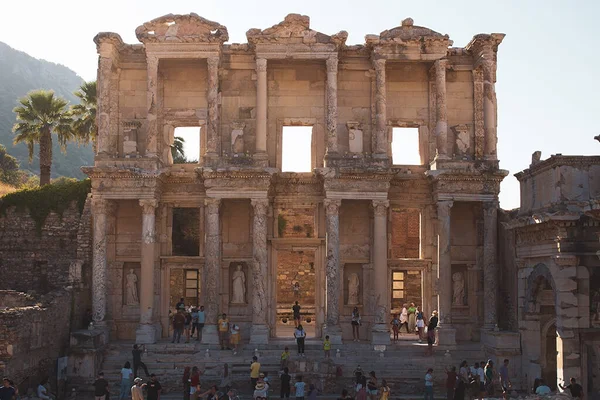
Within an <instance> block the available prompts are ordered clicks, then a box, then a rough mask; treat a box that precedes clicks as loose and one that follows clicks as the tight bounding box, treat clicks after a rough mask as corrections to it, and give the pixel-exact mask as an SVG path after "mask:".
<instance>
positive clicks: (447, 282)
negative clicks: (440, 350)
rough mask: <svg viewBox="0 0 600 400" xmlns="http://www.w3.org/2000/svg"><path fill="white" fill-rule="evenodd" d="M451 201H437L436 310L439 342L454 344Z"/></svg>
mask: <svg viewBox="0 0 600 400" xmlns="http://www.w3.org/2000/svg"><path fill="white" fill-rule="evenodd" d="M452 205H453V202H452V201H447V200H443V201H438V203H437V213H438V215H437V217H438V288H439V289H438V291H439V304H438V312H439V318H440V329H439V330H438V340H439V344H443V345H455V344H456V330H455V329H453V328H452V326H451V322H452V320H451V313H452V257H451V254H450V234H451V229H450V228H451V226H450V221H451V209H452Z"/></svg>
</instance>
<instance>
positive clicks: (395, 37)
mask: <svg viewBox="0 0 600 400" xmlns="http://www.w3.org/2000/svg"><path fill="white" fill-rule="evenodd" d="M375 38H376V42H377V44H387V43H409V42H414V41H423V40H439V41H442V42H446V43H447V46H450V45H452V41H451V40H450V38H449V36H448V35H443V34H441V33H439V32H436V31H434V30H432V29H429V28H425V27H423V26H416V25H414V21H413V19H412V18H406V19H405V20H403V21H402V25H400V26H397V27H395V28H392V29H387V30H385V31H383V32H381V33H380V34H379V36H376V35H368V36H367V42H370V41H373V39H375Z"/></svg>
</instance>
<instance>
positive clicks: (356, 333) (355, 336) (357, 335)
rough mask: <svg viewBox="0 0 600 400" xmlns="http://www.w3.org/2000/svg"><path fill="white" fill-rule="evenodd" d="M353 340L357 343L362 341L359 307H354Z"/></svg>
mask: <svg viewBox="0 0 600 400" xmlns="http://www.w3.org/2000/svg"><path fill="white" fill-rule="evenodd" d="M351 323H352V339H353V340H354V341H355V342H359V341H360V313H359V312H358V307H354V309H353V310H352V322H351Z"/></svg>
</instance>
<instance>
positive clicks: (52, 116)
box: [13, 90, 73, 186]
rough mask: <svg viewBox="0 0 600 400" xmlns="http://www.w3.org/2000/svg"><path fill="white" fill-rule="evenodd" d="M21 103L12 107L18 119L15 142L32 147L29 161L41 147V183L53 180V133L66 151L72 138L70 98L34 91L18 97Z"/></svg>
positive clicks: (45, 183) (43, 91) (51, 92)
mask: <svg viewBox="0 0 600 400" xmlns="http://www.w3.org/2000/svg"><path fill="white" fill-rule="evenodd" d="M19 103H20V104H21V105H20V106H17V107H15V108H14V109H13V112H15V113H16V114H17V122H16V123H15V125H14V126H13V131H14V132H15V138H14V140H13V142H14V143H15V144H17V143H25V144H27V148H28V150H29V162H31V161H32V160H33V150H34V145H35V144H36V143H37V144H39V146H40V153H39V155H40V186H44V185H47V184H49V183H50V170H51V169H52V133H56V134H57V136H58V142H59V144H60V146H61V148H62V150H63V151H65V150H66V146H67V142H68V141H69V140H71V139H72V138H73V130H72V123H73V119H72V118H71V114H70V113H69V112H68V111H67V104H68V103H67V101H66V100H65V99H63V98H62V97H56V96H54V92H53V91H48V90H34V91H31V92H29V93H28V94H27V96H25V97H22V98H21V99H19Z"/></svg>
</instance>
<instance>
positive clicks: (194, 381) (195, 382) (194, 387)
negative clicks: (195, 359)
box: [190, 367, 200, 399]
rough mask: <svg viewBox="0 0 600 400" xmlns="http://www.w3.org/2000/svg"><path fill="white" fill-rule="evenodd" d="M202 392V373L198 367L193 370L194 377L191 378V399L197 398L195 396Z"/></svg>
mask: <svg viewBox="0 0 600 400" xmlns="http://www.w3.org/2000/svg"><path fill="white" fill-rule="evenodd" d="M199 390H200V371H199V370H198V367H193V368H192V376H191V377H190V398H194V399H195V398H196V396H194V394H195V393H196V392H197V391H199Z"/></svg>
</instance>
